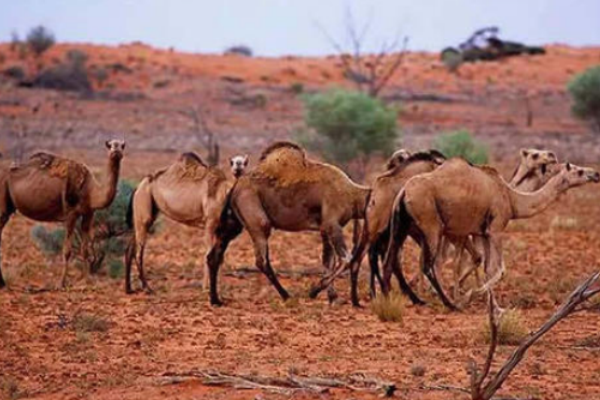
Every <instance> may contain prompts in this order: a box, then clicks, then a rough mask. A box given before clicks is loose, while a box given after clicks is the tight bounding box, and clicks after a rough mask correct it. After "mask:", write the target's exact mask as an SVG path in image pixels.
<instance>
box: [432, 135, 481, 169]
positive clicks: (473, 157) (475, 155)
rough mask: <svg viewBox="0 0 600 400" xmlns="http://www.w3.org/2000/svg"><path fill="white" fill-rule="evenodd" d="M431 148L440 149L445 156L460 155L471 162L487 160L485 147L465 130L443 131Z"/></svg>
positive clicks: (479, 162)
mask: <svg viewBox="0 0 600 400" xmlns="http://www.w3.org/2000/svg"><path fill="white" fill-rule="evenodd" d="M433 148H434V149H436V150H438V151H440V152H441V153H442V154H443V155H445V156H446V157H447V158H452V157H461V158H464V159H465V160H467V161H469V162H470V163H473V164H486V163H487V162H488V152H487V148H486V147H485V146H484V145H483V144H481V143H480V142H478V141H477V140H475V139H474V138H473V136H472V135H471V133H470V132H469V131H466V130H459V131H456V132H450V133H444V134H442V135H440V136H438V137H437V138H436V139H435V141H434V143H433Z"/></svg>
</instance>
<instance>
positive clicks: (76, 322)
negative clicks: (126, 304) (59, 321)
mask: <svg viewBox="0 0 600 400" xmlns="http://www.w3.org/2000/svg"><path fill="white" fill-rule="evenodd" d="M109 325H110V324H109V322H108V321H107V320H106V319H104V318H102V317H99V316H97V315H94V314H87V313H81V314H77V315H76V316H75V317H74V318H73V329H75V332H77V333H86V332H106V331H108V328H109Z"/></svg>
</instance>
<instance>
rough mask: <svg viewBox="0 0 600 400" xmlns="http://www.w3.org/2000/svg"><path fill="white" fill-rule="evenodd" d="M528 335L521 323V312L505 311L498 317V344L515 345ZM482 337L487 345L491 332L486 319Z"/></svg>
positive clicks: (512, 309) (510, 309)
mask: <svg viewBox="0 0 600 400" xmlns="http://www.w3.org/2000/svg"><path fill="white" fill-rule="evenodd" d="M528 334H529V329H528V328H527V326H526V324H525V323H524V322H523V317H522V315H521V312H520V311H519V310H517V309H514V308H509V309H507V310H505V311H504V312H503V313H502V315H501V316H500V320H499V326H498V343H499V344H507V345H517V344H519V343H521V341H522V340H523V339H524V338H525V337H526V336H527V335H528ZM483 337H484V338H485V342H486V343H489V341H490V337H491V332H490V322H489V320H488V319H487V317H486V320H485V325H484V328H483Z"/></svg>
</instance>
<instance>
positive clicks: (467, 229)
mask: <svg viewBox="0 0 600 400" xmlns="http://www.w3.org/2000/svg"><path fill="white" fill-rule="evenodd" d="M599 181H600V174H599V173H598V172H596V171H594V170H593V169H591V168H582V167H578V166H575V165H571V164H569V163H567V164H561V166H560V168H559V172H558V173H557V174H556V175H555V176H553V177H552V178H551V179H550V180H549V181H548V183H546V185H544V187H543V188H542V189H540V190H537V191H535V192H533V193H523V192H519V191H516V190H514V189H512V188H510V186H509V185H508V184H507V183H506V182H505V181H504V180H503V179H502V178H501V177H500V175H499V174H498V173H497V172H496V171H495V170H494V169H493V168H490V167H475V166H472V165H469V164H468V163H467V162H465V161H464V160H461V159H452V160H449V161H447V162H445V163H444V164H443V165H442V166H441V167H440V168H438V169H436V170H435V171H433V172H431V173H427V174H422V175H419V176H416V177H414V178H412V179H411V180H410V181H408V182H407V184H406V185H405V187H404V189H403V190H402V191H401V192H400V193H399V194H398V197H397V198H396V200H395V202H394V209H393V214H392V220H391V232H392V234H391V238H390V243H389V248H388V251H387V254H386V261H385V269H384V277H383V283H384V285H383V291H384V293H386V294H387V293H388V292H389V288H390V278H391V274H392V273H397V274H402V268H401V266H400V263H399V260H398V256H399V251H400V250H401V248H402V245H403V243H404V241H405V240H406V237H407V236H408V235H409V234H410V235H411V236H412V237H416V238H417V241H418V242H419V243H420V244H421V248H422V251H423V263H422V265H421V267H422V269H423V272H424V274H425V276H427V278H428V279H429V281H430V282H431V284H432V286H433V287H434V289H435V290H436V292H437V293H438V295H439V296H440V298H441V300H442V302H443V303H444V304H445V305H446V306H447V307H449V308H451V309H456V306H455V305H454V304H453V303H452V302H451V301H450V300H449V299H448V298H447V297H446V295H445V294H444V292H443V290H442V288H441V287H440V285H439V283H438V280H437V277H436V272H435V268H434V265H435V262H436V258H437V257H438V255H439V253H440V241H441V238H442V236H443V235H452V236H453V237H455V238H457V239H462V240H466V239H467V238H468V237H469V236H470V235H474V236H481V237H482V239H483V243H484V253H485V258H484V259H485V271H486V274H489V273H490V272H491V271H492V267H493V268H494V270H495V271H497V272H496V274H495V275H494V276H493V277H492V278H491V279H489V280H488V281H487V283H486V285H485V287H484V288H487V287H489V286H491V285H493V284H494V283H495V282H496V281H497V280H499V279H500V277H501V276H502V274H503V273H504V262H503V258H502V243H501V237H500V236H501V235H500V234H501V233H502V231H503V230H504V229H505V228H506V226H507V224H508V222H509V221H510V220H512V219H521V218H530V217H532V216H534V215H536V214H538V213H540V212H542V211H543V210H545V209H546V208H547V207H548V206H549V205H550V204H552V203H553V202H554V201H555V200H556V199H557V197H558V196H559V195H560V194H561V193H563V192H565V191H567V190H568V189H570V188H573V187H577V186H581V185H583V184H586V183H588V182H599ZM402 290H403V291H404V292H405V293H406V294H408V295H409V297H410V298H411V300H412V301H413V302H415V303H422V300H421V299H419V298H418V297H417V296H416V294H415V293H414V292H413V291H412V290H411V289H410V287H403V288H402Z"/></svg>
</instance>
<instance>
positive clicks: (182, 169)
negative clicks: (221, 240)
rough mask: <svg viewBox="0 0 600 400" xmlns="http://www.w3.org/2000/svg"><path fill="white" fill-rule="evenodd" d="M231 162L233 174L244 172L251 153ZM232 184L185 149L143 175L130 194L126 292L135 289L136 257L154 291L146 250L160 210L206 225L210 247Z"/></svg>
mask: <svg viewBox="0 0 600 400" xmlns="http://www.w3.org/2000/svg"><path fill="white" fill-rule="evenodd" d="M237 161H240V162H239V163H238V162H237ZM230 165H231V172H232V174H233V175H234V176H241V175H242V174H243V173H244V170H245V168H246V166H247V165H248V157H247V156H246V157H242V156H236V157H234V158H232V159H231V160H230ZM231 187H232V183H231V182H229V181H228V180H227V177H226V176H225V173H224V172H223V171H222V170H221V169H219V168H217V167H209V166H207V165H206V164H205V163H204V162H203V161H202V159H201V158H200V157H199V156H198V155H197V154H195V153H184V154H182V155H181V156H180V157H179V159H178V160H177V161H175V163H173V164H171V165H170V166H169V167H168V168H165V169H162V170H160V171H158V172H156V173H154V174H153V175H150V176H148V177H146V178H144V179H143V180H142V182H141V183H140V184H139V186H138V187H137V189H136V190H135V192H134V193H133V195H132V197H131V201H130V205H129V210H128V214H127V222H128V224H129V226H130V227H133V228H134V233H133V236H132V239H131V243H130V245H129V246H128V248H127V251H126V254H125V292H126V293H132V292H133V290H132V288H131V263H132V261H133V259H134V258H135V261H136V264H137V268H138V273H139V279H140V281H141V283H142V288H143V289H144V290H146V291H148V292H151V291H152V290H151V289H150V286H149V285H148V281H147V280H146V277H145V274H144V250H145V248H146V242H147V239H148V231H149V230H150V228H151V227H152V225H153V224H154V221H155V220H156V218H157V217H158V213H163V214H164V215H166V216H167V217H168V218H170V219H172V220H174V221H177V222H179V223H182V224H185V225H188V226H192V227H196V228H204V230H205V233H206V234H205V238H206V242H207V243H206V245H207V248H208V249H210V248H211V247H212V246H213V245H214V243H215V240H216V232H215V230H216V228H217V225H218V222H219V218H220V216H221V211H222V209H223V207H224V205H225V201H226V198H227V194H228V193H229V190H230V189H231ZM204 272H205V273H204V277H203V285H204V287H207V286H208V274H207V268H206V267H205V269H204Z"/></svg>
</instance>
